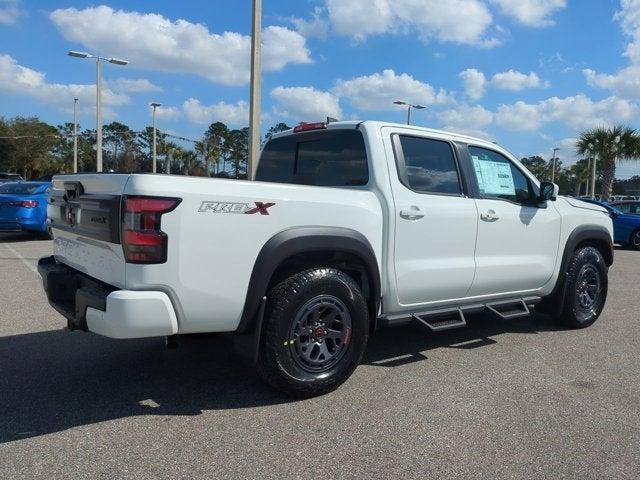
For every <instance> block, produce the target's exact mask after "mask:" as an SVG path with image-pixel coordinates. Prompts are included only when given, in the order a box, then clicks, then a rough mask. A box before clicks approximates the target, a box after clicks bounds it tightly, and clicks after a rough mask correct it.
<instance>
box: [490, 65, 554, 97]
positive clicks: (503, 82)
mask: <svg viewBox="0 0 640 480" xmlns="http://www.w3.org/2000/svg"><path fill="white" fill-rule="evenodd" d="M491 86H492V87H494V88H497V89H499V90H512V91H515V92H518V91H520V90H524V89H526V88H540V87H548V86H549V83H548V82H543V81H542V80H540V77H538V75H537V74H535V73H534V72H531V73H529V74H528V75H527V74H525V73H522V72H518V71H517V70H509V71H507V72H501V73H496V74H495V75H494V76H493V77H492V78H491Z"/></svg>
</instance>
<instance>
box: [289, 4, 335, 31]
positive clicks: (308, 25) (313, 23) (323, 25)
mask: <svg viewBox="0 0 640 480" xmlns="http://www.w3.org/2000/svg"><path fill="white" fill-rule="evenodd" d="M323 13H324V11H323V9H322V8H320V7H316V8H314V10H313V16H312V18H311V19H310V20H305V19H304V18H297V17H293V18H292V19H291V22H292V23H293V25H294V27H296V31H297V32H298V33H299V34H300V35H302V36H303V37H304V38H320V39H325V38H326V37H327V32H328V30H329V25H328V24H327V21H326V20H325V19H324V17H323Z"/></svg>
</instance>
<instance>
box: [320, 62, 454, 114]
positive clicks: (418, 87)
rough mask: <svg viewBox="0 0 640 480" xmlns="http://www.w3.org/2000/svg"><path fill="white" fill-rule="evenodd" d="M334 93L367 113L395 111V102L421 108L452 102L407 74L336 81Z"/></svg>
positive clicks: (377, 74) (442, 92)
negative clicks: (412, 104)
mask: <svg viewBox="0 0 640 480" xmlns="http://www.w3.org/2000/svg"><path fill="white" fill-rule="evenodd" d="M333 93H334V94H335V95H337V96H340V97H346V98H347V99H348V100H349V101H350V102H351V104H352V105H353V106H354V107H355V108H357V109H360V110H370V111H385V110H392V109H394V108H396V107H395V106H394V105H393V102H394V101H396V100H402V101H405V102H411V103H414V104H422V105H433V104H442V103H447V102H449V101H450V100H451V99H450V97H449V95H448V94H447V93H446V92H445V91H444V90H440V91H438V92H436V91H435V89H434V88H433V87H432V86H431V85H429V84H428V83H424V82H421V81H419V80H416V79H415V78H413V77H412V76H411V75H408V74H406V73H402V74H400V75H396V73H395V72H394V71H393V70H384V71H383V72H382V73H374V74H373V75H368V76H363V77H356V78H352V79H351V80H338V83H337V85H336V87H335V88H334V90H333Z"/></svg>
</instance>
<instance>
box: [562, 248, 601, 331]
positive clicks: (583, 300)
mask: <svg viewBox="0 0 640 480" xmlns="http://www.w3.org/2000/svg"><path fill="white" fill-rule="evenodd" d="M608 284H609V282H608V268H607V265H606V264H605V261H604V258H603V256H602V254H601V253H600V251H599V250H598V249H597V248H594V247H583V248H580V249H578V250H576V251H575V252H574V253H573V256H572V257H571V260H570V261H569V266H568V270H567V275H566V278H565V292H564V302H563V305H562V310H561V311H560V314H558V315H556V316H555V319H556V320H557V321H558V322H559V323H560V324H562V325H564V326H567V327H571V328H585V327H588V326H590V325H592V324H593V323H594V322H595V321H596V320H597V319H598V317H599V316H600V314H601V313H602V309H603V308H604V304H605V302H606V299H607V289H608ZM591 297H593V298H591Z"/></svg>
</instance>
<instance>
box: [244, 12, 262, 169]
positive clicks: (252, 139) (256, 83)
mask: <svg viewBox="0 0 640 480" xmlns="http://www.w3.org/2000/svg"><path fill="white" fill-rule="evenodd" d="M261 37H262V0H253V22H252V29H251V91H250V97H251V98H250V101H249V157H248V158H247V179H248V180H253V179H254V177H255V169H256V166H257V164H258V155H259V153H260V81H261V72H262V68H261V65H260V63H261V62H260V60H261V58H260V56H261V52H260V47H261Z"/></svg>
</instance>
